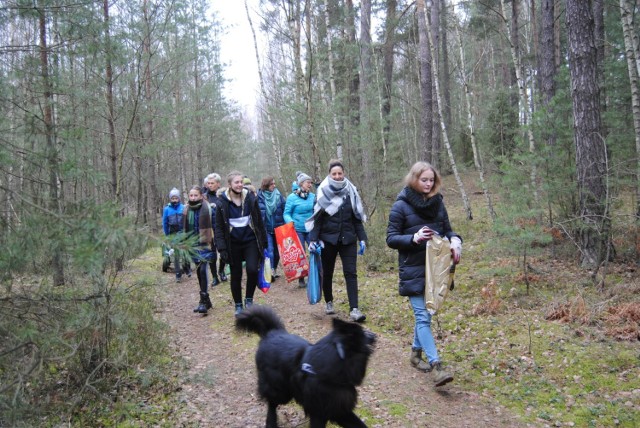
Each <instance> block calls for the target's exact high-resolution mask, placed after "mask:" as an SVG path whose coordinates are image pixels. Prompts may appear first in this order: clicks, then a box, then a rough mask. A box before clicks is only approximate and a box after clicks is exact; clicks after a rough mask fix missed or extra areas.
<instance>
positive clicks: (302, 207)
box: [284, 192, 316, 232]
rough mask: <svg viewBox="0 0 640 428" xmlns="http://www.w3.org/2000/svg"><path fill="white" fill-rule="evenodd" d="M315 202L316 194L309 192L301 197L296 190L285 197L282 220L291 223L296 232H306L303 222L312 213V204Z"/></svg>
mask: <svg viewBox="0 0 640 428" xmlns="http://www.w3.org/2000/svg"><path fill="white" fill-rule="evenodd" d="M315 202H316V195H315V194H314V193H311V192H309V194H308V195H307V198H306V199H305V198H303V197H301V196H300V195H299V194H298V193H297V192H294V193H292V194H290V195H289V196H288V197H287V202H286V203H285V205H284V222H285V223H291V222H293V225H294V227H295V229H296V231H297V232H306V231H307V229H306V228H305V227H304V222H305V221H307V219H308V218H309V217H311V216H312V215H313V205H314V204H315Z"/></svg>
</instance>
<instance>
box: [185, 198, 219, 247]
mask: <svg viewBox="0 0 640 428" xmlns="http://www.w3.org/2000/svg"><path fill="white" fill-rule="evenodd" d="M193 202H194V201H189V205H188V206H187V207H186V208H185V210H186V211H187V212H186V215H185V222H186V224H185V229H184V230H185V231H186V232H187V231H188V232H191V231H193V230H195V222H196V211H199V216H198V230H199V233H200V243H201V244H211V242H212V241H213V227H212V225H211V212H210V211H209V204H203V203H202V200H200V201H197V202H196V203H193Z"/></svg>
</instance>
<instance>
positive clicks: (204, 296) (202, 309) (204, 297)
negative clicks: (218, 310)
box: [193, 291, 213, 314]
mask: <svg viewBox="0 0 640 428" xmlns="http://www.w3.org/2000/svg"><path fill="white" fill-rule="evenodd" d="M212 306H213V305H212V304H211V299H210V298H209V293H204V292H202V291H201V292H200V303H199V304H198V307H197V308H195V309H194V310H193V312H197V313H200V314H206V313H207V311H208V310H209V309H211V307H212Z"/></svg>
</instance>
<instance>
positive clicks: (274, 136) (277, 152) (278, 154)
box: [244, 0, 285, 183]
mask: <svg viewBox="0 0 640 428" xmlns="http://www.w3.org/2000/svg"><path fill="white" fill-rule="evenodd" d="M244 10H245V13H246V14H247V21H248V22H249V28H250V29H251V36H252V37H253V49H254V52H255V54H256V64H257V65H258V83H259V84H260V93H261V94H262V99H263V100H264V102H265V103H266V104H267V106H266V108H264V109H262V112H263V113H262V114H263V115H264V117H265V119H266V123H267V125H268V127H269V128H270V130H271V132H268V133H265V134H267V135H268V138H269V140H270V142H271V148H272V150H273V153H274V156H275V158H276V171H277V176H278V179H279V182H280V183H285V181H284V175H283V173H282V150H281V148H280V142H279V141H278V133H277V132H276V129H275V123H274V121H273V117H272V116H271V113H270V109H269V101H270V97H269V95H268V94H267V89H266V87H265V82H264V76H263V74H262V65H261V61H260V49H259V48H258V40H257V39H256V30H255V28H253V20H252V19H251V14H250V13H249V6H248V5H247V0H245V1H244Z"/></svg>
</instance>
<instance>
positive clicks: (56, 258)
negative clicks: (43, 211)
mask: <svg viewBox="0 0 640 428" xmlns="http://www.w3.org/2000/svg"><path fill="white" fill-rule="evenodd" d="M37 11H38V18H39V19H38V21H39V30H40V46H39V51H40V71H41V78H42V88H43V105H44V108H43V118H42V119H43V122H44V134H45V135H44V136H45V141H46V146H45V153H46V156H45V157H46V159H47V168H48V169H49V183H48V184H49V200H48V203H47V205H48V207H49V209H50V210H51V212H53V213H56V214H57V215H61V214H62V210H61V201H62V197H61V196H62V195H61V194H60V192H59V179H58V177H59V174H60V170H59V169H60V166H59V163H58V148H57V142H56V135H55V125H54V123H53V91H52V89H51V80H50V77H49V47H48V45H47V16H46V13H45V8H44V6H43V5H41V4H40V2H38V7H37ZM60 242H61V241H60V240H58V239H53V240H52V243H53V245H52V246H51V253H50V255H51V266H52V269H53V285H55V286H61V285H64V264H63V257H62V253H63V251H64V248H62V246H61V245H60Z"/></svg>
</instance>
